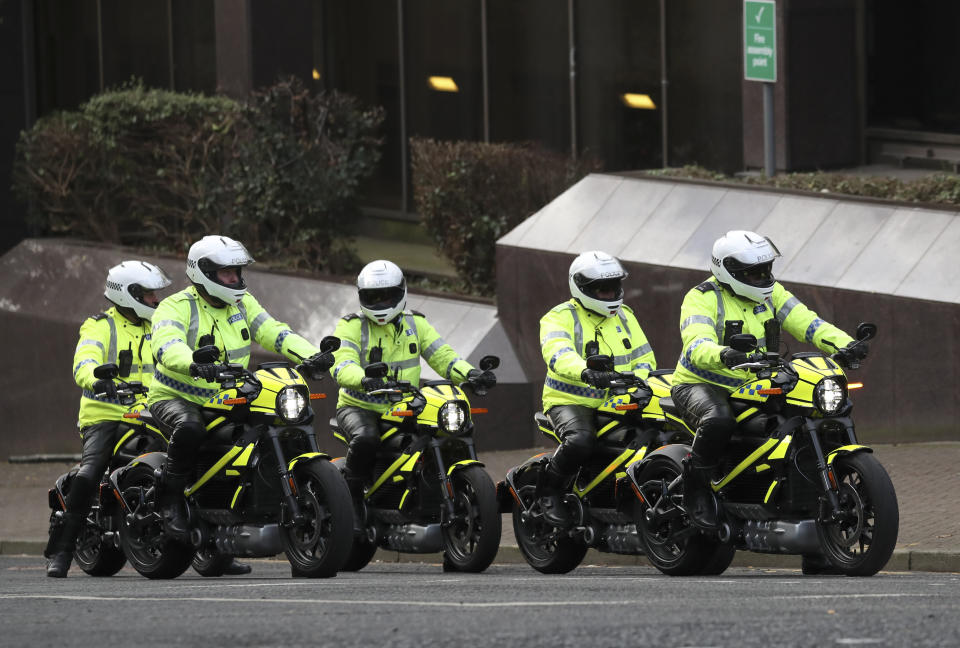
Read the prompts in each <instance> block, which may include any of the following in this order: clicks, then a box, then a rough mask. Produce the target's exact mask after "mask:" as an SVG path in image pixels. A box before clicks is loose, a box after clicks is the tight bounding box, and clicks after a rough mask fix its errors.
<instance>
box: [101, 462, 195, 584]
mask: <svg viewBox="0 0 960 648" xmlns="http://www.w3.org/2000/svg"><path fill="white" fill-rule="evenodd" d="M119 486H120V491H121V493H123V497H124V500H126V502H127V503H128V504H129V505H130V506H131V507H132V508H133V510H132V511H131V512H130V514H129V515H130V516H134V517H139V518H141V520H142V523H141V524H140V525H139V527H138V528H137V529H134V527H133V526H132V525H131V524H130V523H129V522H128V521H127V520H126V519H124V521H123V523H122V524H121V525H120V547H121V548H122V549H123V553H124V555H125V556H126V557H127V560H129V561H130V565H131V566H132V567H133V568H134V569H136V570H137V572H139V573H140V575H141V576H146V577H147V578H150V579H165V578H176V577H177V576H179V575H180V574H182V573H183V572H185V571H186V570H187V568H188V567H189V566H190V562H191V561H192V560H193V552H194V549H193V547H192V546H190V545H185V544H182V543H180V542H177V541H175V540H171V539H169V538H167V537H166V536H165V535H164V531H163V522H162V520H161V519H160V514H159V508H158V502H157V496H158V493H157V488H156V486H157V483H156V477H155V476H154V473H153V468H151V467H150V466H149V465H147V464H141V465H139V466H134V467H132V468H130V469H129V470H128V471H127V472H126V473H124V475H123V478H122V479H121V481H120V484H119Z"/></svg>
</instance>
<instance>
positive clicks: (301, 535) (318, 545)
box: [280, 460, 353, 578]
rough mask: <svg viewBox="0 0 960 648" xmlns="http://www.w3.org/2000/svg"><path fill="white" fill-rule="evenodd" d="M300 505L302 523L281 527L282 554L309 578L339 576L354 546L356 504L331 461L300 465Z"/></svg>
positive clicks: (298, 469) (298, 497)
mask: <svg viewBox="0 0 960 648" xmlns="http://www.w3.org/2000/svg"><path fill="white" fill-rule="evenodd" d="M294 475H295V476H296V480H297V489H298V492H297V503H298V504H299V505H300V513H301V515H302V516H303V520H302V521H301V522H299V523H298V524H294V525H292V526H289V527H281V531H280V540H281V542H282V543H283V552H284V553H285V554H286V555H287V560H289V561H290V566H291V568H292V569H293V571H294V572H295V573H297V574H299V575H300V576H305V577H307V578H330V577H331V576H336V575H337V572H338V571H339V570H340V569H341V568H342V567H343V565H344V563H345V562H346V560H347V558H348V557H349V556H350V549H351V547H352V545H353V504H352V503H351V501H350V490H349V489H348V488H347V482H345V481H344V479H343V475H341V474H340V470H338V469H337V467H336V466H334V465H333V464H331V463H330V462H329V461H323V460H316V461H309V462H307V463H301V464H297V466H296V468H295V469H294Z"/></svg>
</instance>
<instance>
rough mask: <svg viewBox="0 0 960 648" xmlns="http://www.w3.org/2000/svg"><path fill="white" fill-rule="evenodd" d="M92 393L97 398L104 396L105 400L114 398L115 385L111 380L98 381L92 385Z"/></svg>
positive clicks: (115, 394)
mask: <svg viewBox="0 0 960 648" xmlns="http://www.w3.org/2000/svg"><path fill="white" fill-rule="evenodd" d="M93 393H94V394H96V395H98V396H100V395H103V396H106V397H107V398H116V397H117V383H115V382H113V381H112V380H98V381H97V382H95V383H93Z"/></svg>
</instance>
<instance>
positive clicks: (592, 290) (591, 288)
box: [573, 274, 623, 301]
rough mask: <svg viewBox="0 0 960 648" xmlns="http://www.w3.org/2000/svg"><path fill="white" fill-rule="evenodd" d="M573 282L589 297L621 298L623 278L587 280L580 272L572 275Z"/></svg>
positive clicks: (612, 299) (613, 299)
mask: <svg viewBox="0 0 960 648" xmlns="http://www.w3.org/2000/svg"><path fill="white" fill-rule="evenodd" d="M573 280H574V282H576V284H577V287H578V288H579V289H580V290H581V291H583V294H584V295H586V296H587V297H590V298H591V299H598V300H600V301H616V300H618V299H623V278H622V277H611V278H604V279H593V280H589V279H587V278H586V277H584V276H583V275H581V274H577V275H574V277H573Z"/></svg>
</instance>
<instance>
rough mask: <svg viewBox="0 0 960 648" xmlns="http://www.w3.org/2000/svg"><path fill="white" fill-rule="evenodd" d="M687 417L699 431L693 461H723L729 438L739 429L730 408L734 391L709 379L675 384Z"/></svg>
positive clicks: (675, 393) (703, 463) (673, 393)
mask: <svg viewBox="0 0 960 648" xmlns="http://www.w3.org/2000/svg"><path fill="white" fill-rule="evenodd" d="M670 396H671V397H672V398H673V402H674V404H675V405H676V406H677V407H678V408H679V409H680V413H681V414H682V415H683V420H684V421H685V422H686V424H687V425H688V426H690V429H691V430H695V431H696V433H697V436H696V438H695V439H694V441H693V462H694V464H697V465H700V466H712V465H715V464H718V463H719V462H720V458H721V457H722V456H723V451H724V449H725V448H726V447H727V442H729V441H730V437H731V436H733V432H734V430H736V429H737V421H736V418H734V416H733V410H731V409H730V401H729V400H728V398H729V396H730V392H728V391H727V390H726V389H724V388H723V387H719V386H717V385H711V384H708V383H688V384H681V385H674V386H673V389H671V390H670Z"/></svg>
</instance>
